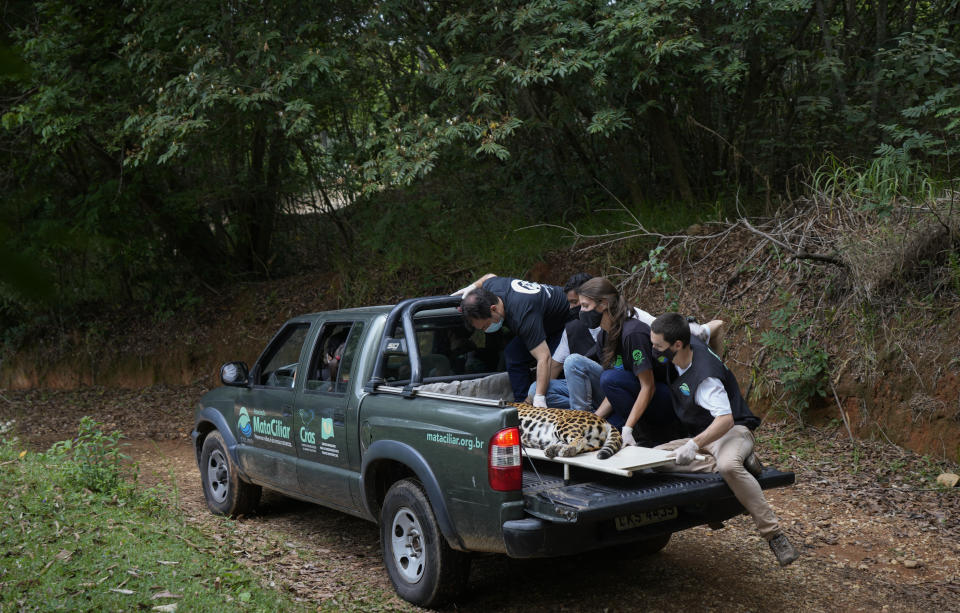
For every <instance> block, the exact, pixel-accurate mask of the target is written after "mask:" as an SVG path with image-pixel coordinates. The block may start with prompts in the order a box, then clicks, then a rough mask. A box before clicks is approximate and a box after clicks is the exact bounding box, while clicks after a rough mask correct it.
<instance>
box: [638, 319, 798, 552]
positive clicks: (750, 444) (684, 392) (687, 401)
mask: <svg viewBox="0 0 960 613" xmlns="http://www.w3.org/2000/svg"><path fill="white" fill-rule="evenodd" d="M650 343H651V345H652V346H653V351H654V355H655V356H657V357H658V358H663V359H666V360H669V361H671V362H673V365H674V366H675V367H676V368H677V373H678V375H677V377H676V379H672V380H671V381H670V391H671V394H672V397H673V408H674V411H675V412H676V414H677V417H678V418H679V419H680V423H681V424H682V425H683V427H684V428H685V429H686V431H687V434H688V436H689V438H682V439H677V440H674V441H670V442H669V443H665V444H663V445H659V446H658V447H657V448H658V449H667V450H672V451H674V452H675V454H676V459H677V463H676V465H668V466H666V467H663V468H662V470H668V471H679V472H719V473H720V475H721V476H722V477H723V480H724V481H726V483H727V485H728V486H729V487H730V489H731V490H732V491H733V494H734V496H736V497H737V500H739V501H740V504H742V505H743V506H744V508H745V509H746V510H747V511H748V512H749V513H750V516H751V517H753V521H754V523H755V524H756V526H757V530H758V532H759V533H760V536H762V537H763V538H764V539H766V541H767V543H768V544H769V546H770V549H771V550H772V551H773V553H774V555H775V556H776V557H777V561H778V562H779V563H780V565H781V566H786V565H787V564H790V563H792V562H793V561H794V560H796V559H797V558H798V557H800V554H799V552H797V550H796V549H794V547H793V545H791V544H790V541H789V540H787V537H786V535H785V534H784V533H783V532H782V531H781V530H780V524H779V521H778V520H777V516H776V515H775V514H774V513H773V510H772V509H771V508H770V505H769V504H768V503H767V500H766V498H764V496H763V490H762V488H761V487H760V483H759V482H758V481H757V478H758V477H759V476H760V475H761V474H762V467H761V466H760V463H759V462H758V461H757V458H756V456H755V455H754V453H753V448H754V438H753V432H752V430H754V429H755V428H756V427H757V426H758V425H760V420H759V419H757V417H756V416H754V415H753V413H751V412H750V408H749V407H748V406H747V403H746V400H744V398H743V395H742V394H741V393H740V386H739V385H738V384H737V380H736V378H735V377H734V376H733V373H732V372H731V371H730V369H729V368H727V367H726V366H725V365H724V364H723V362H722V361H721V360H720V358H719V357H718V356H717V355H716V354H715V353H714V352H712V351H711V350H710V348H709V347H707V346H706V345H704V344H703V343H701V342H700V341H699V340H698V339H691V337H690V328H689V326H688V325H687V321H686V319H684V318H683V316H682V315H680V314H679V313H665V314H663V315H661V316H659V317H657V318H656V319H655V320H654V321H653V324H652V325H651V326H650ZM700 452H703V453H705V454H709V455H706V459H704V460H696V455H697V453H700Z"/></svg>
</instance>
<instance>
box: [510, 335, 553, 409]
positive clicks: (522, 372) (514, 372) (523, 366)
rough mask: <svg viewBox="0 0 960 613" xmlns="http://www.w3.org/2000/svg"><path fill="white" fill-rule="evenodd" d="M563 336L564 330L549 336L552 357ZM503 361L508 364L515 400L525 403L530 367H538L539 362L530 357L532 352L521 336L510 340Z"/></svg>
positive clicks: (548, 343)
mask: <svg viewBox="0 0 960 613" xmlns="http://www.w3.org/2000/svg"><path fill="white" fill-rule="evenodd" d="M562 335H563V330H562V329H561V330H560V331H559V332H556V333H554V334H548V335H547V347H548V348H549V349H550V354H551V355H553V352H554V350H555V349H556V348H557V345H559V344H560V337H561V336H562ZM503 361H504V362H506V365H507V374H508V375H510V387H512V388H513V399H514V400H516V401H517V402H523V401H524V400H526V398H527V388H529V387H530V367H531V366H536V364H537V362H536V361H535V360H534V359H533V356H532V355H530V350H529V349H527V346H526V345H525V344H524V342H523V339H522V338H520V337H519V336H515V337H513V338H512V339H510V342H509V343H507V346H506V347H504V348H503Z"/></svg>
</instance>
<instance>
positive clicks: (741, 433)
mask: <svg viewBox="0 0 960 613" xmlns="http://www.w3.org/2000/svg"><path fill="white" fill-rule="evenodd" d="M688 440H690V439H688V438H683V439H677V440H675V441H670V442H669V443H664V444H663V445H658V446H657V447H656V449H666V450H669V451H672V450H674V449H677V448H678V447H680V446H682V445H683V444H684V443H686V442H687V441H688ZM753 445H754V440H753V433H752V432H750V430H749V429H748V428H747V427H746V426H734V427H733V428H731V429H730V430H729V431H728V432H727V433H726V434H724V435H723V436H721V437H720V438H719V439H717V440H715V441H714V442H712V443H710V444H709V445H707V446H706V448H704V449H702V450H701V451H706V452H707V454H709V455H706V454H705V455H706V459H704V460H694V461H693V462H691V463H690V464H684V465H682V466H681V465H679V464H668V465H666V466H661V467H659V468H657V469H656V470H659V471H664V472H680V473H716V472H719V473H720V476H721V477H723V480H724V481H726V483H727V485H728V486H730V489H731V490H732V491H733V495H734V496H736V497H737V500H739V501H740V504H742V505H743V507H744V508H745V509H746V510H747V512H748V513H750V516H751V517H753V521H754V523H756V525H757V530H758V531H759V532H760V536H762V537H763V538H765V539H767V540H768V541H769V540H770V539H771V538H772V537H773V535H774V534H776V533H777V532H779V531H780V524H779V522H778V521H777V516H776V515H774V513H773V510H772V509H771V508H770V505H769V504H768V503H767V499H766V498H764V496H763V490H762V489H761V488H760V484H759V483H757V480H756V479H755V478H754V476H753V475H751V474H750V473H749V472H747V469H746V468H744V467H743V461H744V460H745V459H746V458H747V457H749V456H750V454H751V453H752V452H753Z"/></svg>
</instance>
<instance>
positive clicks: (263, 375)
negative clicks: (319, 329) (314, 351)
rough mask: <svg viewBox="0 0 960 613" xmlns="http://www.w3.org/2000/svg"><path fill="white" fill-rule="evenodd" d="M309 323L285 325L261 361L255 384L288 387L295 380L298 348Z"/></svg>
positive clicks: (304, 337) (301, 345)
mask: <svg viewBox="0 0 960 613" xmlns="http://www.w3.org/2000/svg"><path fill="white" fill-rule="evenodd" d="M309 330H310V324H305V323H304V324H293V325H290V326H287V327H286V328H284V329H283V331H282V332H281V333H280V336H278V337H277V339H276V341H274V343H273V345H272V346H271V347H270V350H269V351H270V352H269V353H268V354H267V355H266V356H264V359H263V360H262V361H261V364H262V367H261V368H260V372H259V374H258V375H257V380H256V384H257V385H266V386H267V387H290V388H292V387H293V386H294V384H295V383H296V380H297V370H298V369H299V367H300V350H301V349H302V348H303V341H304V340H305V339H306V338H307V332H308V331H309Z"/></svg>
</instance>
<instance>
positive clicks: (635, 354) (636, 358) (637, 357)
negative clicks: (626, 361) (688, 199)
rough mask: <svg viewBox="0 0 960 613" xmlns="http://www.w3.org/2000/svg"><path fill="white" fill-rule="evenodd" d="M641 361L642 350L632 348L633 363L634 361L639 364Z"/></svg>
mask: <svg viewBox="0 0 960 613" xmlns="http://www.w3.org/2000/svg"><path fill="white" fill-rule="evenodd" d="M642 361H643V352H642V351H640V350H639V349H634V350H633V363H634V364H639V363H640V362H642Z"/></svg>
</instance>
